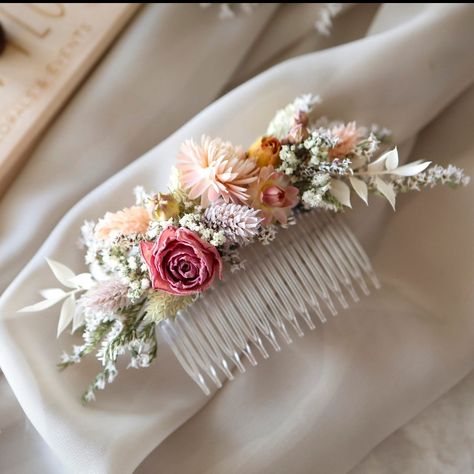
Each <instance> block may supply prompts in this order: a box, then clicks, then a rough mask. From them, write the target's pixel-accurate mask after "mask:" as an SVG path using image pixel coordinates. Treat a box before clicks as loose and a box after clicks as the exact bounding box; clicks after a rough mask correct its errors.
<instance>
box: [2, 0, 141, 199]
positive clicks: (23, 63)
mask: <svg viewBox="0 0 474 474" xmlns="http://www.w3.org/2000/svg"><path fill="white" fill-rule="evenodd" d="M139 6H140V4H133V3H18V4H16V3H0V22H1V23H2V25H3V28H4V30H5V32H6V37H7V46H6V48H5V50H4V51H3V53H2V54H1V55H0V195H1V194H2V193H3V192H4V191H5V190H6V188H7V186H8V185H9V184H10V182H11V180H12V179H13V177H14V174H15V173H16V172H17V171H18V170H19V168H20V166H21V164H22V163H23V162H24V160H25V159H26V158H27V151H28V149H29V148H30V147H31V145H32V144H33V142H34V141H35V140H36V139H37V138H38V137H39V136H40V134H41V132H42V131H44V129H45V127H46V126H47V125H48V123H49V122H50V121H51V119H52V118H53V116H54V115H55V114H56V113H57V111H58V110H59V109H60V107H61V105H62V104H64V102H65V101H66V99H67V98H68V97H69V96H70V95H71V93H72V92H73V91H74V89H75V88H76V87H77V86H78V84H79V83H80V81H81V80H82V79H83V78H84V76H85V75H86V74H87V72H88V71H89V70H90V69H91V67H92V66H93V65H94V63H95V62H96V61H97V60H98V59H99V57H100V56H101V55H102V54H103V53H104V52H105V50H106V48H107V47H108V46H109V45H110V44H111V42H112V41H113V39H114V38H115V37H116V36H117V34H118V33H119V32H120V30H121V29H122V28H123V27H124V26H125V24H126V23H127V21H128V20H129V19H130V18H131V17H132V15H133V14H134V13H135V12H136V10H137V9H138V7H139ZM78 133H80V130H78ZM66 158H67V157H65V159H66Z"/></svg>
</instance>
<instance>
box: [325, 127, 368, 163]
mask: <svg viewBox="0 0 474 474" xmlns="http://www.w3.org/2000/svg"><path fill="white" fill-rule="evenodd" d="M331 132H332V133H333V134H334V135H336V136H337V137H339V143H338V144H337V145H336V146H335V147H334V148H333V149H332V150H330V151H329V158H330V159H334V158H342V157H345V156H347V155H348V154H350V153H352V152H353V151H354V149H355V147H356V145H357V144H358V143H359V142H360V140H361V138H363V136H364V129H363V128H357V125H356V123H355V122H349V123H347V124H341V125H337V126H335V127H333V128H332V130H331Z"/></svg>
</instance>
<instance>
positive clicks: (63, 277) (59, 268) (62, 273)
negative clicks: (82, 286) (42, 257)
mask: <svg viewBox="0 0 474 474" xmlns="http://www.w3.org/2000/svg"><path fill="white" fill-rule="evenodd" d="M46 261H47V262H48V265H49V267H50V268H51V271H52V272H53V273H54V276H55V277H56V278H57V279H58V281H59V282H61V283H62V284H63V285H64V286H67V287H68V288H75V287H76V286H75V285H74V284H73V283H71V280H72V279H73V278H74V277H75V276H76V275H75V273H74V272H73V271H72V270H71V269H70V268H68V267H66V265H64V264H62V263H59V262H56V261H55V260H51V259H50V258H47V259H46Z"/></svg>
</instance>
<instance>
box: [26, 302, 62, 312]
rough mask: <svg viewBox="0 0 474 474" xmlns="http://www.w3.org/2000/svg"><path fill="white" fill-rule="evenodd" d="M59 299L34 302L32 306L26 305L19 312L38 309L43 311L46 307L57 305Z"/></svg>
mask: <svg viewBox="0 0 474 474" xmlns="http://www.w3.org/2000/svg"><path fill="white" fill-rule="evenodd" d="M58 301H59V300H44V301H40V302H39V303H35V304H32V305H30V306H25V307H24V308H21V309H19V310H18V312H19V313H34V312H36V311H43V310H44V309H47V308H50V307H51V306H53V305H55V304H56V303H57V302H58Z"/></svg>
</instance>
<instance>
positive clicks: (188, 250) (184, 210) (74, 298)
mask: <svg viewBox="0 0 474 474" xmlns="http://www.w3.org/2000/svg"><path fill="white" fill-rule="evenodd" d="M316 103H317V98H315V97H313V96H309V95H305V96H302V97H298V98H297V99H296V100H295V101H294V102H293V103H291V104H290V105H288V106H287V107H286V108H285V109H283V110H280V111H279V112H278V113H277V114H276V116H275V117H274V119H273V120H272V122H271V123H270V125H269V127H268V130H267V132H266V134H265V135H264V136H263V137H260V138H258V140H256V142H255V143H254V144H253V145H252V146H251V147H250V148H249V149H248V150H246V151H245V150H243V149H241V148H237V147H234V146H233V145H232V144H231V143H229V142H225V141H223V140H221V139H219V138H216V139H211V138H208V137H205V136H203V137H201V140H200V141H198V142H196V141H194V140H192V139H191V140H187V141H186V142H185V143H184V144H183V145H182V147H181V151H180V153H179V155H178V162H177V167H176V168H175V169H174V172H173V175H172V179H171V184H170V188H169V191H168V193H166V194H163V193H146V192H145V191H144V190H143V188H137V189H136V202H135V205H134V206H131V207H128V208H125V209H122V210H121V211H118V212H114V213H111V212H107V213H106V214H105V216H104V217H103V218H102V219H100V220H99V221H98V222H97V223H94V222H86V223H85V224H84V226H83V228H82V244H83V246H84V247H85V249H86V255H85V261H86V264H87V265H88V266H89V273H81V274H79V275H76V274H75V273H74V272H73V271H72V270H70V269H69V268H68V267H66V266H64V265H62V264H60V263H58V262H55V261H53V260H48V263H49V265H50V267H51V269H52V271H53V273H54V274H55V276H56V277H57V279H58V280H59V281H60V282H61V283H62V284H63V285H64V286H65V287H66V288H68V290H67V291H65V290H63V289H60V288H54V289H47V290H43V291H42V292H41V294H42V296H43V297H44V298H45V299H44V301H41V302H40V303H37V304H35V305H32V306H28V307H26V308H23V309H22V310H21V311H40V310H43V309H46V308H48V307H50V306H52V305H54V304H55V303H58V302H60V301H63V303H62V307H61V312H60V317H59V325H58V336H59V335H60V334H61V333H62V332H63V331H64V330H65V329H66V328H67V327H68V326H69V325H72V331H73V332H74V331H80V332H81V334H82V338H83V343H82V344H81V345H79V346H74V348H73V351H72V354H63V356H62V360H61V363H60V364H59V366H60V367H61V368H65V367H68V366H70V365H73V364H77V363H79V362H80V361H81V360H82V358H83V357H85V356H86V355H88V354H90V353H93V352H95V355H96V357H97V359H98V360H99V361H100V364H101V370H100V372H99V373H98V375H97V376H96V377H95V379H94V380H93V381H92V383H91V384H90V386H89V387H88V388H87V390H86V392H85V393H84V396H83V400H84V401H90V400H93V399H94V397H95V392H96V391H97V390H98V389H103V388H104V387H105V385H106V384H107V383H111V382H112V381H113V380H114V378H115V377H116V375H117V360H118V359H119V357H120V356H125V355H128V357H129V360H130V362H129V367H133V368H138V367H147V366H149V365H150V363H151V362H152V361H153V360H154V359H155V358H156V356H157V333H156V328H158V330H159V331H161V332H162V334H163V336H164V338H165V339H166V340H167V341H168V343H169V345H170V347H171V348H172V350H173V352H174V353H175V355H176V357H177V359H178V360H179V362H180V363H181V365H182V366H183V368H184V369H185V370H186V372H187V373H188V374H189V375H190V376H191V377H192V378H193V380H194V381H195V382H196V383H197V384H198V385H199V386H200V387H201V388H202V390H203V391H204V392H205V393H210V390H209V387H208V384H209V381H212V382H213V383H214V384H215V385H216V386H217V387H220V386H221V384H222V380H223V377H227V378H228V379H232V378H233V377H234V375H233V372H232V371H233V369H234V368H235V367H236V368H237V369H238V370H239V371H241V372H244V371H245V364H244V360H245V359H246V360H248V362H249V363H250V364H252V365H255V364H256V363H257V357H256V355H257V353H259V354H260V355H261V356H263V357H268V352H267V347H273V348H274V349H275V350H280V344H281V342H282V341H283V342H286V343H289V342H291V338H292V334H297V335H298V336H301V335H303V327H305V326H307V327H308V328H310V329H313V328H314V323H313V320H312V316H314V315H316V316H317V317H318V318H319V319H320V320H321V321H323V322H324V321H326V317H327V315H331V314H336V312H337V306H341V307H343V308H345V307H347V306H348V299H349V298H350V299H351V300H353V301H358V299H359V296H358V294H359V293H362V294H368V293H369V286H370V285H372V286H374V287H376V288H377V287H378V286H379V283H378V280H377V278H376V276H375V274H374V272H373V270H372V267H371V265H370V262H369V259H368V257H367V255H366V254H365V252H364V251H363V249H362V247H361V245H360V244H359V242H358V241H357V239H356V238H355V236H354V235H353V234H352V233H351V231H350V230H349V229H348V228H347V226H346V225H345V224H344V223H343V222H342V221H341V219H339V218H337V217H335V214H336V213H337V212H339V211H342V210H344V209H345V208H350V206H351V194H352V192H355V194H356V195H357V196H359V197H360V198H361V199H362V200H363V201H364V202H365V203H367V199H368V194H369V193H374V194H379V195H381V196H384V197H385V198H386V199H387V200H388V201H389V202H390V204H391V205H392V206H393V207H394V206H395V197H396V194H397V193H401V192H406V191H411V190H421V189H422V188H425V187H432V186H434V185H436V184H448V185H450V186H453V187H456V186H458V185H466V184H467V183H468V182H469V178H468V177H465V176H464V174H463V171H462V170H460V169H458V168H456V167H454V166H452V165H449V166H448V167H447V168H443V167H441V166H432V167H430V168H429V165H430V162H421V161H416V162H414V163H410V164H406V165H402V166H399V163H398V154H397V150H396V148H393V149H388V150H387V148H388V147H387V141H388V138H389V132H388V130H386V129H383V128H380V127H376V126H371V127H359V126H357V125H356V124H355V122H350V123H342V122H338V121H335V122H332V121H328V120H327V119H324V118H320V119H319V120H317V121H311V120H310V114H311V112H312V110H313V108H314V106H315V104H316ZM379 149H381V153H380V152H379V151H378V150H379ZM376 155H379V156H378V158H377V159H375V160H374V158H375V156H376ZM270 243H271V245H268V246H267V244H270ZM244 264H245V271H240V272H238V273H235V272H236V271H237V270H242V269H243V268H244ZM234 273H235V274H234ZM227 274H229V275H228V276H227ZM231 274H232V275H231ZM224 275H226V276H227V277H226V279H225V281H220V280H222V279H223V277H224Z"/></svg>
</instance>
